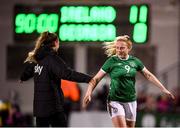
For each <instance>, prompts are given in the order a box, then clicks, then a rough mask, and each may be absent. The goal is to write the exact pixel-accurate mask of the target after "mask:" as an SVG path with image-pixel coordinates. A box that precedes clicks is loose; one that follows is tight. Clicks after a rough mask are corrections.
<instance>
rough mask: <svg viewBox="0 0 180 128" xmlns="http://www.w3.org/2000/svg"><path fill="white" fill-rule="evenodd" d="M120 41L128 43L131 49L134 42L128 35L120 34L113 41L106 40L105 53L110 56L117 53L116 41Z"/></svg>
mask: <svg viewBox="0 0 180 128" xmlns="http://www.w3.org/2000/svg"><path fill="white" fill-rule="evenodd" d="M118 41H124V42H125V43H126V44H127V47H128V49H129V50H131V49H132V42H131V40H130V38H129V36H128V35H123V36H118V37H116V38H115V40H114V41H112V42H105V43H103V45H104V46H103V48H104V49H105V54H106V55H107V56H108V57H110V56H113V55H116V43H117V42H118Z"/></svg>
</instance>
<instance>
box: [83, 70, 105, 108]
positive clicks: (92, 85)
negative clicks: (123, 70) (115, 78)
mask: <svg viewBox="0 0 180 128" xmlns="http://www.w3.org/2000/svg"><path fill="white" fill-rule="evenodd" d="M105 75H106V73H105V72H103V71H102V70H99V72H98V73H97V74H96V75H95V76H94V77H93V79H92V80H91V81H90V82H89V86H88V88H87V91H86V94H85V97H84V99H83V108H86V107H87V105H88V103H89V102H90V101H91V95H92V92H93V90H94V89H95V87H96V86H97V84H98V83H99V81H101V79H102V78H103V77H104V76H105Z"/></svg>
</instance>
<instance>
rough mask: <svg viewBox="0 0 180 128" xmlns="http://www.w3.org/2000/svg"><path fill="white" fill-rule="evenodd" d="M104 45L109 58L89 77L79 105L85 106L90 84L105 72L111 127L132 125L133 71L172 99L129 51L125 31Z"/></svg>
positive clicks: (88, 98)
mask: <svg viewBox="0 0 180 128" xmlns="http://www.w3.org/2000/svg"><path fill="white" fill-rule="evenodd" d="M104 48H105V53H106V54H107V56H108V57H109V59H107V60H106V62H105V63H104V65H103V66H102V68H101V69H100V70H99V72H98V73H97V74H96V75H95V76H94V78H93V81H91V82H90V83H89V86H88V89H87V91H86V94H85V97H84V99H83V108H86V106H87V105H88V103H89V102H90V101H91V95H92V92H93V90H94V88H95V87H96V85H97V84H98V83H99V81H100V80H101V79H102V78H103V77H104V76H105V75H106V74H109V76H110V78H111V84H110V91H109V95H108V103H107V109H108V112H109V115H110V117H111V120H112V123H113V125H114V126H115V127H135V121H136V108H137V102H136V91H135V76H136V72H137V71H138V72H140V73H141V74H143V75H144V76H145V78H147V80H149V81H150V82H152V83H153V84H155V85H156V86H157V87H159V88H160V90H161V91H162V92H164V93H165V94H166V95H168V96H169V97H171V98H172V99H174V96H173V95H172V94H171V93H170V92H169V91H168V90H167V89H166V88H165V87H164V86H163V85H162V83H161V82H160V81H159V80H158V79H157V78H156V77H155V76H154V75H153V74H152V73H151V72H150V71H149V70H148V69H147V68H146V67H145V66H144V65H143V63H142V62H141V60H139V59H138V58H136V57H134V56H131V55H129V52H130V51H131V49H132V42H131V40H130V39H129V37H128V36H127V35H124V36H119V37H117V38H116V39H115V40H114V41H113V42H108V43H105V46H104Z"/></svg>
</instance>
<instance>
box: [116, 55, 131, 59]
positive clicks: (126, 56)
mask: <svg viewBox="0 0 180 128" xmlns="http://www.w3.org/2000/svg"><path fill="white" fill-rule="evenodd" d="M118 58H119V59H121V60H127V59H128V58H129V55H128V54H127V55H125V56H122V55H118Z"/></svg>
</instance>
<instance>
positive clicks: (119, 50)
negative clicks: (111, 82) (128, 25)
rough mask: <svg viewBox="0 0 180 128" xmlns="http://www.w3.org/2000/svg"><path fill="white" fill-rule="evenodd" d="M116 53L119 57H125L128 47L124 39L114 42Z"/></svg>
mask: <svg viewBox="0 0 180 128" xmlns="http://www.w3.org/2000/svg"><path fill="white" fill-rule="evenodd" d="M115 47H116V54H117V55H118V56H120V57H123V58H124V57H127V55H128V53H129V51H130V49H129V48H128V45H127V43H126V42H125V41H122V40H119V41H117V42H116V45H115Z"/></svg>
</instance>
